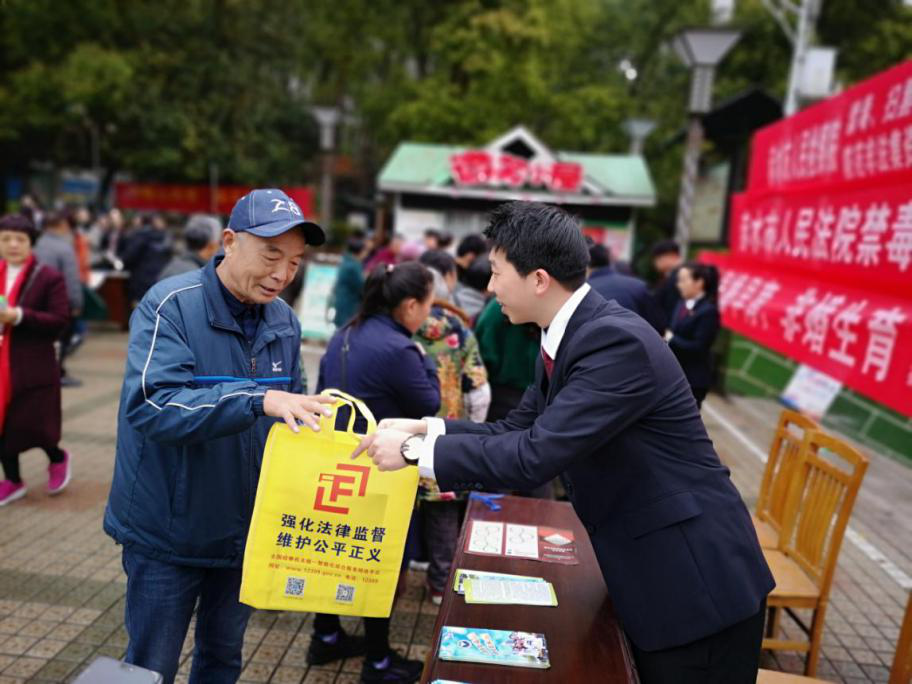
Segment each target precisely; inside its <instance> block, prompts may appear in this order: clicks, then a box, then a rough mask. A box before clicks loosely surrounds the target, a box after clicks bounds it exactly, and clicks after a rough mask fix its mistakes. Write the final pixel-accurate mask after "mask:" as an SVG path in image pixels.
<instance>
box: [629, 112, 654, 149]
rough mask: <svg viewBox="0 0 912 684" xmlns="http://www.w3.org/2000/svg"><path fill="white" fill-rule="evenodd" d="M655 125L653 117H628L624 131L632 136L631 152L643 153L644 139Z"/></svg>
mask: <svg viewBox="0 0 912 684" xmlns="http://www.w3.org/2000/svg"><path fill="white" fill-rule="evenodd" d="M655 127H656V123H655V121H652V120H651V119H627V120H626V121H625V122H624V132H625V133H627V135H628V136H630V154H643V141H645V140H646V138H648V137H649V134H650V133H652V131H653V129H654V128H655Z"/></svg>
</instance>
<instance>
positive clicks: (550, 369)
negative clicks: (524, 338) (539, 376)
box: [541, 347, 554, 380]
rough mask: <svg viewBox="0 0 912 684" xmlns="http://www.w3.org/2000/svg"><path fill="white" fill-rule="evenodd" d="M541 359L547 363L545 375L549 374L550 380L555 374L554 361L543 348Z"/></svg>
mask: <svg viewBox="0 0 912 684" xmlns="http://www.w3.org/2000/svg"><path fill="white" fill-rule="evenodd" d="M541 357H542V361H544V363H545V373H547V374H548V380H550V379H551V373H553V372H554V359H552V358H551V357H550V356H548V352H546V351H545V348H544V347H542V348H541Z"/></svg>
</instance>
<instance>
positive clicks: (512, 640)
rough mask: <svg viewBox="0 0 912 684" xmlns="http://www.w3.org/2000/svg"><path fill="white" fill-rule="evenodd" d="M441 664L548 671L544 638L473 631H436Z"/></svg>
mask: <svg viewBox="0 0 912 684" xmlns="http://www.w3.org/2000/svg"><path fill="white" fill-rule="evenodd" d="M438 656H439V657H440V659H441V660H453V661H457V662H464V663H483V664H487V665H509V666H511V667H534V668H538V669H545V668H549V667H551V661H550V660H549V659H548V645H547V643H546V642H545V635H544V634H533V633H531V632H509V631H506V630H500V629H478V628H475V627H444V628H443V629H442V630H441V631H440V651H439V653H438Z"/></svg>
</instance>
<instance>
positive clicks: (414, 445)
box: [399, 435, 424, 466]
mask: <svg viewBox="0 0 912 684" xmlns="http://www.w3.org/2000/svg"><path fill="white" fill-rule="evenodd" d="M412 440H417V441H414V442H413V441H412ZM422 442H424V435H409V436H408V437H406V438H405V439H404V440H403V441H402V445H401V446H400V447H399V453H400V454H401V455H402V458H403V460H404V461H405V463H406V465H410V466H416V465H418V457H419V454H420V452H421V443H422Z"/></svg>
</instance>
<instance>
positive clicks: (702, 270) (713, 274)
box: [681, 261, 719, 300]
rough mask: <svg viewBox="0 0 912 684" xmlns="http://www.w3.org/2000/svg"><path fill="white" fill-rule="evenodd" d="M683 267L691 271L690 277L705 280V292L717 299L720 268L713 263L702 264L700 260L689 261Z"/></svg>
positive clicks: (711, 297)
mask: <svg viewBox="0 0 912 684" xmlns="http://www.w3.org/2000/svg"><path fill="white" fill-rule="evenodd" d="M681 268H686V269H687V270H688V271H689V272H690V277H691V278H693V279H694V280H700V281H702V282H703V294H704V296H706V297H707V298H708V299H712V300H715V299H716V295H718V294H719V269H717V268H716V267H715V266H713V265H712V264H701V263H700V262H699V261H688V262H687V263H686V264H684V265H683V266H682V267H681Z"/></svg>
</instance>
